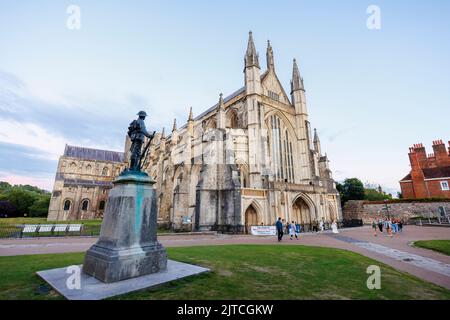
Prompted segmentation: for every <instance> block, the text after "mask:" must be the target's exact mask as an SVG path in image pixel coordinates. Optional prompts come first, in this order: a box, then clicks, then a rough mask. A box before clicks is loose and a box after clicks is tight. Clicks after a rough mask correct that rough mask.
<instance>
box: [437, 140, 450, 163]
mask: <svg viewBox="0 0 450 320" xmlns="http://www.w3.org/2000/svg"><path fill="white" fill-rule="evenodd" d="M433 151H434V155H435V157H436V165H437V166H438V167H444V166H449V165H450V159H449V156H448V153H447V148H446V147H445V144H444V142H442V140H436V141H433Z"/></svg>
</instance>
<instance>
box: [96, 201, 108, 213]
mask: <svg viewBox="0 0 450 320" xmlns="http://www.w3.org/2000/svg"><path fill="white" fill-rule="evenodd" d="M105 206H106V201H105V200H102V201H100V204H99V205H98V210H102V211H103V210H105Z"/></svg>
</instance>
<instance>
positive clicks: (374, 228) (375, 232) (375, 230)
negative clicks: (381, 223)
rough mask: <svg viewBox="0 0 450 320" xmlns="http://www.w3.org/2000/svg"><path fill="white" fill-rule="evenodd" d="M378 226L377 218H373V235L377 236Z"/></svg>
mask: <svg viewBox="0 0 450 320" xmlns="http://www.w3.org/2000/svg"><path fill="white" fill-rule="evenodd" d="M377 226H378V223H377V222H376V220H375V219H373V220H372V229H373V235H374V237H376V236H377Z"/></svg>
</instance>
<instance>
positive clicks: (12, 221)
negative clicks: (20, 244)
mask: <svg viewBox="0 0 450 320" xmlns="http://www.w3.org/2000/svg"><path fill="white" fill-rule="evenodd" d="M22 224H83V232H82V235H84V236H98V235H99V234H100V227H101V225H102V220H101V219H96V220H70V221H47V218H23V217H21V218H2V219H0V238H1V235H2V234H3V233H5V234H6V233H8V232H12V231H14V232H18V231H20V228H19V229H17V228H14V227H12V226H14V225H22ZM7 228H8V232H7V230H6V229H7ZM12 229H14V230H12ZM2 230H3V233H2V232H1V231H2ZM171 232H172V231H171V230H167V229H161V228H159V227H158V234H162V233H171ZM77 235H79V234H76V233H75V234H73V235H72V236H77ZM27 236H28V237H38V236H40V237H45V236H51V233H50V232H49V233H40V234H28V235H27Z"/></svg>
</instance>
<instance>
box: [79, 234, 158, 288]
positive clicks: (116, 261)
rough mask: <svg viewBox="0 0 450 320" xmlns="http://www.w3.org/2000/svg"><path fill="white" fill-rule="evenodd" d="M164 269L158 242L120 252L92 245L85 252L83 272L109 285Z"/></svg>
mask: <svg viewBox="0 0 450 320" xmlns="http://www.w3.org/2000/svg"><path fill="white" fill-rule="evenodd" d="M166 268H167V254H166V250H165V249H164V248H163V246H162V245H161V244H160V243H158V242H156V243H155V244H154V245H150V246H146V247H134V248H133V247H132V248H127V249H122V250H117V249H112V248H106V247H101V246H99V245H93V246H92V247H91V248H90V249H89V250H88V251H87V252H86V256H85V258H84V267H83V272H85V273H87V274H88V275H90V276H93V277H95V278H97V279H99V280H100V281H103V282H105V283H111V282H117V281H122V280H126V279H130V278H135V277H139V276H142V275H146V274H150V273H157V272H161V271H165V270H166Z"/></svg>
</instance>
